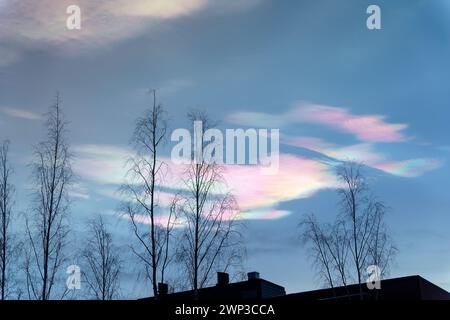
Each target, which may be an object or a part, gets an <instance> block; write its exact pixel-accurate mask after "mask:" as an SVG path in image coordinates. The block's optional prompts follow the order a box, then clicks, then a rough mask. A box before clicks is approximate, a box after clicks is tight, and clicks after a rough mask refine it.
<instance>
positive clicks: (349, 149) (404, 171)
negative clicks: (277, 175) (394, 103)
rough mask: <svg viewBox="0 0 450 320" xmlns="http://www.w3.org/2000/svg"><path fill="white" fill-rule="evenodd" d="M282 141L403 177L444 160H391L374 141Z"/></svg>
mask: <svg viewBox="0 0 450 320" xmlns="http://www.w3.org/2000/svg"><path fill="white" fill-rule="evenodd" d="M281 142H282V143H284V144H286V145H290V146H295V147H299V148H305V149H309V150H312V151H315V152H319V153H321V154H323V155H325V156H327V157H330V158H334V159H336V160H339V161H357V162H361V163H364V165H367V166H369V167H372V168H376V169H378V170H382V171H384V172H387V173H389V174H393V175H397V176H402V177H418V176H421V175H423V174H424V173H426V172H428V171H431V170H435V169H438V168H439V167H441V166H442V161H441V160H439V159H433V158H418V159H407V160H401V161H389V160H388V156H387V155H385V154H383V153H381V152H379V151H378V150H376V149H375V146H374V145H373V144H372V143H360V144H355V145H350V146H344V147H339V146H336V145H334V144H332V143H328V142H326V141H324V140H322V139H320V138H315V137H301V136H300V137H291V136H283V137H282V139H281Z"/></svg>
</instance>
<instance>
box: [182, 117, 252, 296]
mask: <svg viewBox="0 0 450 320" xmlns="http://www.w3.org/2000/svg"><path fill="white" fill-rule="evenodd" d="M189 120H191V121H192V122H193V121H201V122H202V125H203V128H208V127H210V126H211V122H210V121H209V120H208V118H207V116H206V115H205V114H204V113H199V112H193V113H191V114H189ZM201 136H202V135H201ZM201 144H202V146H203V147H204V146H205V145H206V142H205V141H203V140H202V143H201ZM194 157H195V158H198V157H196V156H195V155H194ZM223 170H224V168H223V167H222V166H220V165H219V164H217V163H215V162H213V161H205V159H203V157H200V161H193V162H192V163H191V164H190V165H188V168H187V170H186V171H185V175H184V178H183V183H184V187H185V189H186V192H184V193H182V194H181V197H182V200H181V201H180V206H179V208H178V210H179V212H181V217H182V219H183V221H184V223H185V224H186V225H185V228H184V232H183V233H182V238H181V241H179V250H178V257H179V259H180V261H181V262H182V263H183V266H184V268H185V271H186V273H187V275H188V279H189V281H190V285H191V288H192V289H193V290H194V295H195V297H197V292H198V289H199V288H202V287H204V286H205V285H207V284H209V281H210V280H211V276H212V275H213V274H214V271H224V272H225V271H227V270H228V269H230V268H232V267H233V266H236V265H239V264H240V263H241V258H242V252H243V250H242V238H241V234H240V232H239V228H238V221H237V218H238V214H239V210H238V206H237V203H236V200H235V198H234V197H233V196H232V195H231V193H229V192H228V191H227V190H226V189H227V188H226V183H225V180H224V178H223Z"/></svg>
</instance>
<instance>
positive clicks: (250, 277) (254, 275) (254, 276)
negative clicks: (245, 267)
mask: <svg viewBox="0 0 450 320" xmlns="http://www.w3.org/2000/svg"><path fill="white" fill-rule="evenodd" d="M247 278H248V280H249V281H250V280H256V279H259V272H256V271H253V272H249V273H247Z"/></svg>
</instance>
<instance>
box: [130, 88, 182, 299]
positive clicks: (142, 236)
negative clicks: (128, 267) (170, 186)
mask: <svg viewBox="0 0 450 320" xmlns="http://www.w3.org/2000/svg"><path fill="white" fill-rule="evenodd" d="M152 93H153V107H152V108H151V109H149V110H147V111H146V112H145V114H144V116H143V117H141V118H139V119H138V120H137V122H136V127H135V131H134V135H133V138H132V144H133V148H134V151H135V155H134V156H133V157H131V158H130V159H129V162H130V163H131V169H130V170H129V172H128V178H129V183H128V184H126V185H124V186H122V193H123V194H124V195H125V196H126V197H127V202H125V204H124V210H125V212H126V214H127V215H128V217H129V219H130V221H131V226H132V230H133V233H134V235H135V236H136V238H137V240H138V243H139V245H140V248H139V249H137V248H134V247H133V248H132V249H133V252H134V253H135V254H136V256H137V257H138V258H139V259H140V260H141V261H142V262H143V263H144V265H145V268H146V270H147V274H148V277H149V278H150V280H151V282H152V287H153V294H154V296H157V295H158V287H157V284H158V282H163V281H164V272H165V270H166V268H167V265H168V263H169V262H170V260H171V259H170V257H169V243H170V241H169V240H170V233H171V231H172V229H173V226H174V224H175V220H176V219H175V218H176V216H175V215H174V211H173V210H170V209H167V208H166V210H164V209H163V208H162V206H159V205H158V195H159V192H160V191H161V190H160V188H159V186H160V184H161V182H162V181H163V179H164V177H165V176H166V174H167V165H166V164H165V163H164V162H163V161H161V160H160V157H159V153H160V149H161V148H162V145H163V143H164V142H165V140H166V133H167V119H166V113H165V111H164V109H163V108H162V106H161V105H160V104H157V102H156V92H155V91H154V90H153V91H152ZM142 217H144V218H145V222H146V223H147V224H148V225H149V229H146V228H143V227H142V225H141V222H143V221H141V220H140V219H139V218H141V219H142ZM164 218H166V219H165V220H166V223H162V222H161V221H162V220H164Z"/></svg>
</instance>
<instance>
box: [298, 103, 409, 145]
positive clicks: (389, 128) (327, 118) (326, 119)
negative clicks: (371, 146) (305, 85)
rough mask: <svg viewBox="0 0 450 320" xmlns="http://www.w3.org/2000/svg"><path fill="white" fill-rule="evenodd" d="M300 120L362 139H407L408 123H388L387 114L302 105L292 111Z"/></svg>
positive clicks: (375, 140) (384, 140) (385, 140)
mask: <svg viewBox="0 0 450 320" xmlns="http://www.w3.org/2000/svg"><path fill="white" fill-rule="evenodd" d="M291 112H292V114H293V115H295V118H296V119H298V120H299V121H303V122H310V123H318V124H324V125H327V126H330V127H332V128H335V129H338V130H340V131H343V132H346V133H350V134H353V135H355V136H356V137H357V138H358V139H359V140H361V141H371V142H395V141H404V140H406V137H405V135H404V134H403V132H402V131H403V130H404V129H406V128H407V127H408V126H407V125H406V124H398V123H388V122H386V121H385V116H380V115H354V114H352V113H351V112H350V111H349V110H347V109H344V108H337V107H329V106H323V105H307V106H300V107H297V108H296V109H294V110H293V111H291Z"/></svg>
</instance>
